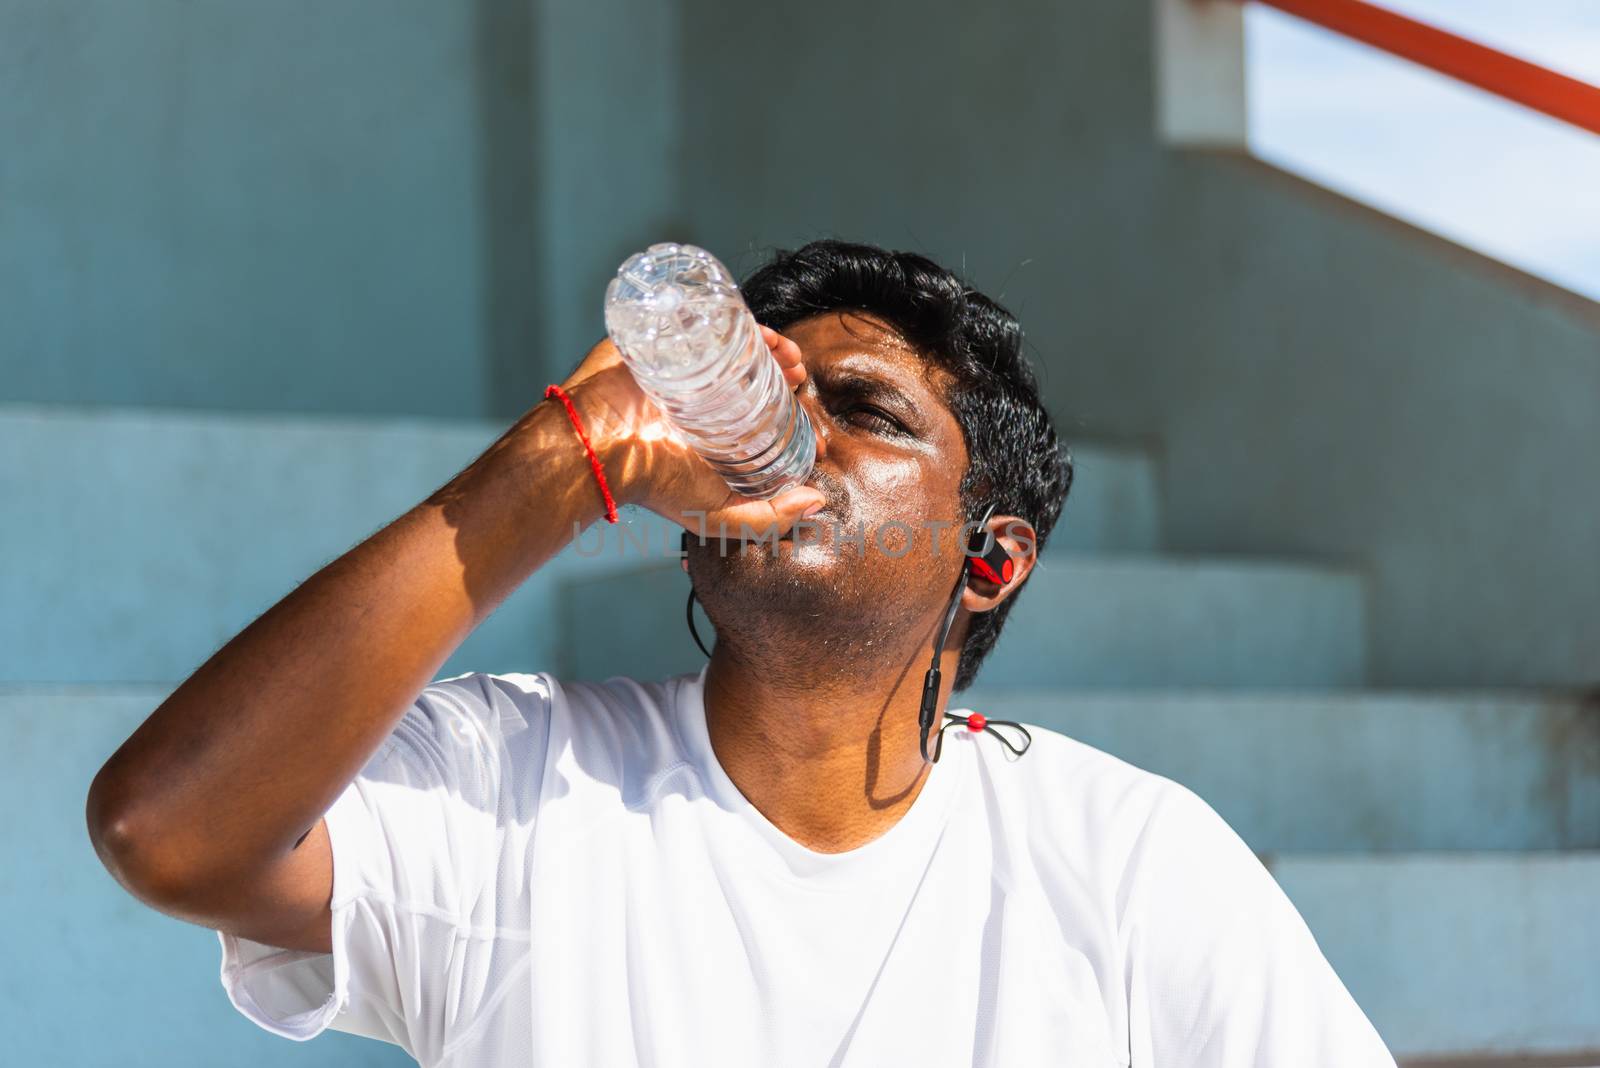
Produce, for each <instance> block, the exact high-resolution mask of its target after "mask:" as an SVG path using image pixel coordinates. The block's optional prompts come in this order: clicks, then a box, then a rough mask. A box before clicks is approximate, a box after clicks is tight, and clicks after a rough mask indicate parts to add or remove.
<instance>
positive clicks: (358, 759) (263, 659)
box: [88, 402, 602, 895]
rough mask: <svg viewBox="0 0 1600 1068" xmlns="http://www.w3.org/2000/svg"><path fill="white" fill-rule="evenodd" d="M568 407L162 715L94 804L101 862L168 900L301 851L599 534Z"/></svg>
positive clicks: (252, 637)
mask: <svg viewBox="0 0 1600 1068" xmlns="http://www.w3.org/2000/svg"><path fill="white" fill-rule="evenodd" d="M601 511H602V506H601V498H600V494H599V492H598V490H597V488H596V486H595V483H594V480H593V476H592V474H591V472H590V469H589V465H588V461H587V458H586V456H585V453H584V450H583V447H582V444H581V443H580V442H579V441H578V439H577V437H576V435H575V434H574V432H573V429H572V426H571V424H570V423H569V422H568V421H567V417H566V413H565V412H564V411H563V410H562V409H561V407H560V406H559V405H557V404H556V403H554V402H546V403H544V404H541V405H539V406H537V407H536V408H534V409H532V410H530V411H529V412H528V413H527V414H526V415H524V416H523V418H522V419H520V420H519V421H518V422H517V424H516V425H515V426H513V427H512V428H511V430H509V431H507V433H506V434H505V435H503V436H502V437H501V438H500V439H499V440H498V441H496V442H495V443H494V445H492V446H490V448H489V449H488V450H487V451H485V452H484V454H483V455H482V456H480V457H479V458H478V459H477V460H475V461H473V463H472V464H471V465H469V466H468V467H467V468H466V469H464V470H463V471H462V472H461V473H460V474H458V475H457V476H456V477H455V478H454V479H452V480H451V481H450V482H449V483H447V484H446V485H445V486H443V487H441V488H440V489H439V490H438V491H436V492H435V493H433V494H432V495H431V496H429V497H428V499H427V500H425V501H424V502H422V503H421V504H419V505H417V506H416V507H415V508H413V509H411V510H410V511H408V512H406V513H405V514H404V515H402V516H400V517H399V518H398V519H396V520H394V521H393V522H392V523H390V524H389V525H388V526H386V527H384V528H383V529H382V530H380V531H378V532H377V533H376V534H374V535H372V536H371V537H370V538H368V539H367V540H365V541H364V542H362V543H361V544H360V545H357V546H356V547H355V548H353V549H351V550H350V551H349V552H347V553H345V554H344V555H343V556H341V557H339V558H338V559H337V560H334V561H333V562H332V563H330V564H328V565H327V566H326V567H324V568H322V570H320V571H318V572H317V573H316V574H314V575H312V576H311V577H310V578H309V579H307V580H306V581H305V582H304V583H302V584H301V585H300V586H298V587H297V588H296V589H294V590H293V591H292V592H291V593H289V594H288V595H287V596H286V597H284V598H283V600H281V601H279V602H278V603H277V604H276V605H274V606H273V607H272V608H271V609H269V610H268V611H267V612H265V613H264V614H262V615H261V616H260V617H259V618H258V619H256V620H255V621H254V622H253V623H251V624H250V625H249V626H248V627H246V628H245V629H244V630H242V631H241V632H240V633H239V634H237V635H236V636H235V637H233V638H232V639H231V640H230V641H229V642H228V643H227V644H226V645H224V646H223V647H222V648H221V649H220V650H218V651H217V652H216V653H215V654H214V655H213V656H212V657H211V658H210V659H209V660H207V661H206V662H205V663H204V664H203V665H202V666H201V667H200V668H199V669H198V670H197V671H196V672H195V673H194V674H193V675H192V676H190V677H189V678H188V679H187V680H186V681H185V682H184V683H183V684H182V685H181V686H179V687H178V689H177V690H176V691H174V692H173V694H172V695H171V696H170V697H168V698H167V699H166V701H164V702H163V703H162V704H161V706H160V707H159V708H157V709H156V710H155V712H154V713H152V714H151V716H150V717H149V719H147V720H146V721H145V722H144V723H143V724H142V725H141V726H140V727H139V729H138V730H137V731H136V732H135V733H134V734H133V735H132V736H131V737H130V738H129V739H128V740H127V742H125V743H124V744H123V745H122V747H121V748H120V749H118V750H117V752H116V753H115V754H114V755H113V756H112V757H111V759H110V760H109V761H107V763H106V765H105V767H104V768H102V769H101V771H100V773H99V775H98V776H96V778H95V782H94V784H93V786H92V788H91V790H90V794H89V812H88V818H89V827H90V833H91V836H92V837H93V839H94V843H95V847H96V849H97V850H98V851H99V853H100V855H101V857H102V859H103V860H104V861H105V862H106V864H107V866H108V867H109V868H110V869H111V870H112V872H113V873H114V874H116V876H117V877H118V878H119V879H120V880H121V881H122V882H123V883H124V884H125V885H127V886H129V888H130V889H134V888H136V887H137V888H139V889H141V890H142V891H144V892H145V893H146V894H154V895H160V894H161V893H163V891H164V890H171V891H172V892H174V893H176V892H179V889H180V888H182V887H186V886H192V885H197V884H203V883H209V882H212V881H215V880H220V879H226V878H228V877H230V876H237V875H248V873H249V872H251V871H253V870H260V868H261V867H264V866H265V865H267V864H270V863H272V862H273V861H274V860H275V859H276V858H278V857H280V856H282V855H283V853H284V852H285V851H287V850H289V849H292V848H293V846H294V844H295V842H296V840H297V839H298V838H299V837H300V836H301V835H302V834H303V833H304V832H305V831H306V830H307V829H308V828H309V827H311V826H312V825H313V824H315V822H316V821H317V819H318V818H319V817H320V816H321V815H322V813H323V812H324V811H326V809H327V808H328V806H329V805H331V804H332V802H333V800H334V799H335V798H336V797H337V796H338V794H339V792H340V791H341V790H342V789H343V788H344V787H345V786H346V785H347V784H348V783H349V782H350V781H351V780H352V779H353V778H354V777H355V775H356V774H357V772H359V771H360V770H361V767H362V766H363V765H364V764H365V763H366V761H367V759H368V758H369V757H370V756H371V755H372V753H373V752H375V751H376V750H377V748H378V746H379V745H380V744H381V743H382V742H383V740H384V739H385V738H386V737H387V736H388V734H389V733H390V731H392V730H393V728H394V725H395V723H396V722H397V721H398V720H399V718H400V716H401V715H402V714H403V713H404V712H405V710H406V709H407V708H408V707H409V706H410V704H411V703H412V702H413V701H414V700H415V699H416V696H417V695H418V694H419V693H420V692H421V691H422V690H423V689H424V688H425V687H426V686H427V684H428V683H429V682H430V681H431V680H432V679H433V678H434V677H435V676H436V674H437V672H438V670H439V669H440V667H441V666H442V665H443V664H444V662H445V661H446V660H447V659H448V658H449V657H450V655H451V653H453V652H454V651H455V649H456V648H457V647H458V646H459V645H460V644H461V642H462V641H464V640H465V639H466V637H467V635H468V634H470V633H471V632H472V630H473V629H474V628H475V627H476V626H477V625H478V624H479V623H481V622H482V621H483V620H484V619H485V618H486V617H487V616H488V615H490V614H491V613H492V612H493V611H494V609H495V608H496V607H498V606H499V605H500V603H501V602H502V601H504V600H505V598H506V597H507V596H509V595H510V594H511V593H512V591H514V590H515V589H516V588H517V587H518V586H519V585H520V584H521V583H522V582H523V581H524V580H525V579H526V578H527V577H528V576H529V575H530V574H532V573H533V571H535V570H536V569H537V568H538V567H539V566H540V565H542V564H543V563H544V562H545V561H546V560H548V559H549V558H550V557H551V556H553V555H554V554H555V553H557V552H558V551H560V549H561V548H562V546H563V545H564V544H565V543H566V542H567V541H568V540H569V539H570V537H571V535H572V531H573V530H574V529H575V525H576V527H577V528H581V527H582V526H584V525H587V524H588V523H589V522H592V521H593V520H595V519H597V518H599V516H600V515H601Z"/></svg>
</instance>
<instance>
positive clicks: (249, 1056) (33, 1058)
mask: <svg viewBox="0 0 1600 1068" xmlns="http://www.w3.org/2000/svg"><path fill="white" fill-rule="evenodd" d="M169 692H170V689H168V688H166V687H157V686H129V687H96V686H75V687H66V688H62V687H16V686H0V745H3V746H4V750H5V753H6V773H5V774H4V775H0V806H3V807H4V810H5V811H6V812H7V813H10V814H11V817H10V818H7V819H5V820H0V850H4V852H5V855H6V857H7V861H6V863H4V864H0V909H3V910H4V911H5V913H6V915H8V916H13V917H17V918H18V922H15V923H11V924H8V926H7V928H6V934H5V947H6V953H7V956H8V958H9V959H12V960H16V961H26V962H27V967H14V968H7V969H5V970H4V972H0V1005H3V1006H5V1009H6V1010H7V1012H8V1013H9V1014H10V1015H9V1016H8V1018H9V1019H15V1020H27V1021H28V1026H27V1027H17V1028H13V1029H11V1031H10V1033H9V1034H8V1035H7V1038H6V1051H5V1058H4V1063H6V1064H15V1065H23V1064H29V1065H69V1064H70V1065H99V1064H107V1063H118V1064H135V1065H141V1064H160V1065H167V1066H171V1068H212V1066H214V1065H217V1064H280V1065H285V1066H290V1068H296V1066H304V1068H313V1066H327V1068H335V1066H337V1068H389V1066H392V1068H400V1066H402V1065H415V1064H416V1062H415V1061H414V1060H412V1059H411V1058H410V1057H407V1056H406V1055H405V1053H404V1052H403V1051H401V1050H400V1049H399V1048H398V1047H396V1046H390V1045H386V1044H384V1043H381V1042H372V1041H369V1040H367V1039H362V1038H358V1037H356V1036H354V1035H346V1034H340V1033H338V1032H331V1031H330V1032H329V1033H327V1034H325V1035H323V1036H321V1037H319V1038H318V1039H317V1040H316V1041H315V1042H286V1041H284V1040H283V1039H281V1038H278V1037H277V1036H275V1035H270V1034H268V1033H267V1032H265V1031H263V1030H261V1029H260V1028H258V1027H256V1026H255V1025H253V1024H251V1023H250V1022H249V1021H248V1020H246V1019H245V1018H244V1017H242V1016H240V1015H239V1014H238V1013H237V1012H236V1011H235V1010H234V1008H233V1006H231V1005H230V1004H229V1003H228V997H227V994H226V993H224V992H223V989H222V987H221V985H220V984H219V983H218V982H217V967H218V963H219V961H220V959H221V958H220V954H219V950H218V945H217V936H216V935H215V934H214V933H213V932H211V931H210V930H208V929H206V928H203V927H198V926H194V925H192V924H188V923H184V922H181V921H179V920H175V919H171V918H169V917H167V916H163V915H161V914H160V913H158V912H155V911H153V910H151V909H148V908H146V907H144V906H143V905H141V904H139V903H138V902H137V901H135V900H134V899H133V898H132V897H129V896H128V895H127V893H125V892H124V891H123V890H122V888H121V887H119V886H118V885H117V884H116V882H115V881H114V880H113V879H112V878H111V876H110V875H109V874H108V873H107V872H106V870H105V869H104V868H103V867H101V865H100V862H99V860H98V859H97V858H96V857H95V855H94V849H93V847H92V846H91V845H90V844H89V837H88V834H87V833H86V831H85V830H84V816H83V812H84V799H85V795H86V793H87V791H88V789H89V783H90V781H91V780H92V779H93V777H94V773H95V772H96V771H97V770H99V768H100V765H101V764H103V763H104V762H105V760H106V758H107V757H109V756H110V755H111V754H112V752H113V751H115V750H116V748H117V746H118V745H120V744H122V741H123V739H124V738H126V737H127V736H128V735H129V734H131V733H132V732H133V730H134V729H135V728H136V727H137V726H138V725H139V724H140V723H141V722H143V720H144V718H145V717H146V716H148V715H149V714H150V713H151V712H152V711H154V710H155V708H156V706H157V705H159V704H160V703H161V702H162V700H164V699H165V698H166V696H167V694H168V693H169ZM24 917H25V919H24ZM63 1006H70V1008H69V1009H63ZM113 1035H114V1036H115V1041H116V1043H117V1045H118V1046H119V1047H120V1048H121V1051H120V1052H118V1053H117V1054H116V1055H115V1059H114V1061H108V1059H107V1058H108V1057H110V1056H112V1055H111V1054H109V1053H108V1049H109V1047H108V1045H107V1041H108V1036H113ZM222 1050H226V1051H227V1052H226V1054H222V1053H220V1052H219V1051H222Z"/></svg>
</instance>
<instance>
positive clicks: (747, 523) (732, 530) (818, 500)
mask: <svg viewBox="0 0 1600 1068" xmlns="http://www.w3.org/2000/svg"><path fill="white" fill-rule="evenodd" d="M826 503H827V498H826V497H824V496H823V495H822V492H821V491H820V490H816V489H813V488H812V487H810V486H797V487H795V488H794V489H791V490H785V491H784V492H783V493H780V494H778V495H777V496H776V497H774V498H772V499H771V500H770V501H750V500H743V499H741V500H740V502H739V503H738V504H733V505H729V506H728V507H726V508H719V509H718V510H717V511H716V512H713V513H712V514H711V515H710V516H707V521H708V525H709V526H710V527H711V531H710V533H711V534H712V535H713V536H715V537H724V536H726V537H729V538H741V537H750V538H757V537H760V538H773V537H777V536H779V535H781V534H785V533H787V532H788V531H789V529H790V528H791V527H793V526H794V525H795V524H796V523H798V522H799V521H800V520H801V518H802V517H804V515H805V514H806V512H807V510H811V511H815V510H818V509H820V508H822V506H823V505H825V504H826ZM724 532H726V533H725V534H724Z"/></svg>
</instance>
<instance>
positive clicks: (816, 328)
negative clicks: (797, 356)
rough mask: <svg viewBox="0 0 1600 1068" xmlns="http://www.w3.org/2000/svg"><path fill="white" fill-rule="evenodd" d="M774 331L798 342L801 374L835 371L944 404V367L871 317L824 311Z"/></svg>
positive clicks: (946, 377)
mask: <svg viewBox="0 0 1600 1068" xmlns="http://www.w3.org/2000/svg"><path fill="white" fill-rule="evenodd" d="M780 333H782V334H784V335H785V336H786V337H789V338H791V339H792V340H793V341H794V342H795V343H796V344H797V345H799V346H800V351H801V355H802V357H803V359H804V360H805V364H806V371H807V373H809V374H812V375H815V376H816V377H817V378H818V379H819V380H826V379H828V378H829V377H831V376H838V375H848V376H851V377H857V378H867V379H876V380H879V381H881V382H883V383H884V384H885V385H887V386H889V387H892V388H894V389H896V390H898V391H900V392H902V393H904V394H905V395H906V396H907V398H908V399H909V400H912V401H914V402H915V403H917V404H918V405H919V406H922V405H937V406H938V407H940V408H944V407H946V402H945V390H946V387H947V385H948V384H949V379H950V372H949V371H947V370H946V369H945V368H943V367H941V366H939V365H938V364H937V363H936V362H934V361H933V360H931V359H929V358H928V357H927V356H926V355H924V354H923V353H922V352H920V351H918V350H917V349H916V348H915V347H914V346H912V345H911V344H910V343H909V342H907V341H906V340H905V339H904V338H902V337H901V336H900V335H899V333H897V332H896V331H895V330H894V329H893V328H892V327H890V326H889V325H888V324H886V323H884V322H882V321H881V320H879V319H877V318H875V317H873V316H870V315H867V314H865V313H862V312H851V311H841V312H827V313H824V314H821V315H815V316H812V317H810V318H807V319H802V320H800V321H799V322H796V323H791V324H790V325H789V326H787V327H785V328H784V329H783V330H781V331H780Z"/></svg>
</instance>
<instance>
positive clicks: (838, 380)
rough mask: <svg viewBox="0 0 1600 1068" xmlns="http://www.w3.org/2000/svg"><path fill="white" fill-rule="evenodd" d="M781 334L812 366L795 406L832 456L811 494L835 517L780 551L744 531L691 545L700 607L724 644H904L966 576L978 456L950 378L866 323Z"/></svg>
mask: <svg viewBox="0 0 1600 1068" xmlns="http://www.w3.org/2000/svg"><path fill="white" fill-rule="evenodd" d="M782 333H784V334H785V335H786V336H787V337H789V338H791V339H793V340H794V342H795V343H796V344H798V345H799V346H800V350H801V353H802V356H803V359H804V361H805V366H806V375H807V377H806V381H805V382H804V383H803V384H802V385H801V387H800V389H799V391H798V394H797V396H798V397H799V400H800V402H801V403H802V404H803V405H804V406H805V410H806V413H807V414H808V415H809V416H810V417H811V421H812V425H813V427H814V428H815V430H816V432H817V434H818V436H819V437H821V438H822V439H823V442H824V445H825V450H824V454H823V455H822V456H821V457H820V458H819V459H818V460H817V463H816V467H815V468H814V470H813V471H812V474H811V477H810V479H809V480H808V481H809V484H810V485H812V486H815V487H816V488H817V489H819V490H821V491H822V493H823V494H824V495H825V496H826V498H827V504H826V506H825V507H824V508H823V510H822V511H821V512H818V513H817V514H815V515H813V516H811V517H810V519H808V520H804V521H802V522H801V524H800V525H798V526H797V527H796V528H795V529H793V530H791V531H790V532H789V533H788V534H787V535H785V537H784V538H783V539H782V540H781V541H779V542H778V543H777V544H776V545H774V544H773V543H771V542H765V543H763V542H759V541H745V542H740V541H738V540H736V539H737V535H738V533H739V532H738V531H730V532H728V533H729V535H730V540H726V541H721V540H711V541H709V542H707V543H706V544H705V545H700V544H698V543H697V542H696V541H695V540H693V539H691V541H690V547H689V553H688V557H687V562H688V570H689V574H690V577H691V578H692V579H693V581H694V586H695V591H696V594H697V596H698V598H699V600H700V601H701V603H702V604H703V605H704V606H705V609H706V612H707V614H708V615H709V617H710V618H711V620H712V622H713V623H714V624H715V625H716V626H717V629H718V632H719V633H720V634H727V633H729V628H733V629H732V631H731V633H733V634H740V633H744V631H743V628H746V627H760V628H762V630H761V633H766V632H768V631H773V630H776V631H784V632H792V630H793V625H794V624H799V623H802V622H803V623H804V624H805V628H806V633H807V634H808V635H814V636H816V637H817V638H819V639H820V642H821V643H822V644H826V645H830V646H837V647H839V648H846V647H848V648H861V647H863V646H874V645H882V644H884V643H885V642H886V641H887V642H890V643H892V644H903V642H904V640H905V638H906V633H905V628H908V627H919V625H921V624H924V623H925V622H926V621H928V620H930V619H936V618H937V617H938V614H939V612H940V611H941V610H942V609H943V607H944V605H945V604H946V603H947V601H948V598H949V595H950V591H951V589H952V587H953V585H954V582H955V578H956V575H957V573H958V571H959V570H960V566H961V553H960V544H959V543H960V537H959V530H958V526H959V524H960V522H961V520H962V516H961V514H960V497H959V488H960V484H961V478H962V475H963V474H964V472H965V471H966V469H967V451H966V445H965V442H964V441H963V439H962V436H961V427H960V425H959V424H958V423H957V422H956V419H955V416H954V414H952V412H951V411H950V409H949V408H948V407H947V406H946V403H945V400H944V386H945V385H946V383H947V381H948V378H947V375H948V372H945V371H944V370H942V369H941V368H938V367H937V366H935V365H934V364H932V363H931V362H930V361H928V360H927V359H925V358H923V357H922V356H919V355H918V354H917V353H916V352H915V351H913V350H912V349H910V348H909V347H908V346H907V345H906V344H905V343H904V342H903V341H901V340H900V339H899V338H898V337H897V336H896V335H895V334H894V333H893V331H892V330H890V329H889V328H888V327H887V326H886V325H884V324H883V323H882V322H880V321H879V320H877V319H874V318H870V317H867V316H865V315H864V314H862V313H858V312H829V313H826V314H823V315H817V316H813V317H812V318H809V319H804V320H801V321H800V322H798V323H794V324H792V325H790V326H789V327H788V328H787V329H785V330H784V331H782ZM937 524H945V525H944V526H943V527H942V529H936V525H937ZM858 531H861V532H862V533H861V534H860V535H859V536H858V535H857V532H858ZM709 533H711V534H712V535H716V534H717V533H718V532H717V531H710V532H709ZM841 533H844V534H847V535H849V536H850V537H851V538H857V540H856V541H855V542H852V541H850V540H849V539H847V538H841V537H840V536H839V535H840V534H841ZM935 542H937V546H935ZM863 543H864V544H863ZM936 549H937V551H936ZM780 613H781V615H780ZM818 628H821V629H822V633H818V632H817V631H818ZM921 629H926V628H925V627H923V628H921ZM918 633H919V635H920V629H919V631H918Z"/></svg>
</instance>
